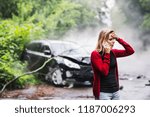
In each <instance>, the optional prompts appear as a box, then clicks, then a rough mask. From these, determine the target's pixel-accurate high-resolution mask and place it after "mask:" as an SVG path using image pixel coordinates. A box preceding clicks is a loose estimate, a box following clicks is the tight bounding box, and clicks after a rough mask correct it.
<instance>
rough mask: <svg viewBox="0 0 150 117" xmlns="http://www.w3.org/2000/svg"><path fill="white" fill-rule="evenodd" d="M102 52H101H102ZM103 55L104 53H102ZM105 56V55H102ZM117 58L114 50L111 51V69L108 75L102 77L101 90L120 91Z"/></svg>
mask: <svg viewBox="0 0 150 117" xmlns="http://www.w3.org/2000/svg"><path fill="white" fill-rule="evenodd" d="M100 54H101V53H100ZM101 55H102V54H101ZM102 58H103V57H102ZM115 69H116V59H115V56H114V54H113V53H112V51H111V52H110V69H109V73H108V75H107V76H102V77H101V79H100V82H101V84H100V85H101V89H100V92H106V93H113V92H116V91H118V89H119V88H118V82H117V80H116V73H115V72H116V71H115Z"/></svg>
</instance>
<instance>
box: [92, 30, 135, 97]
mask: <svg viewBox="0 0 150 117" xmlns="http://www.w3.org/2000/svg"><path fill="white" fill-rule="evenodd" d="M115 41H118V42H119V43H120V44H121V45H122V46H123V47H124V49H112V48H113V46H114V44H115ZM133 53H134V50H133V48H132V47H131V46H130V45H129V44H128V43H127V42H125V41H124V40H123V39H121V38H119V37H118V36H116V34H115V32H114V31H113V30H102V31H101V32H100V34H99V38H98V41H97V46H96V49H95V50H94V51H93V52H92V53H91V65H92V69H93V72H94V78H93V94H94V96H95V99H98V100H119V92H118V91H119V80H118V67H117V60H116V58H118V57H125V56H129V55H131V54H133Z"/></svg>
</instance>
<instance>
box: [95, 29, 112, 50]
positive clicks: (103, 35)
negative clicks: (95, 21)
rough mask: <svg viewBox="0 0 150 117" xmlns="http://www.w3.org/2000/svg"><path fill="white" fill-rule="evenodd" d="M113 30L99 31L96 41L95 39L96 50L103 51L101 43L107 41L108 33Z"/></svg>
mask: <svg viewBox="0 0 150 117" xmlns="http://www.w3.org/2000/svg"><path fill="white" fill-rule="evenodd" d="M112 32H114V31H113V30H110V29H103V30H102V31H101V32H100V33H99V37H98V41H97V45H96V48H95V49H96V50H97V51H99V52H100V51H103V47H102V44H103V42H105V41H107V40H108V38H109V34H110V33H112Z"/></svg>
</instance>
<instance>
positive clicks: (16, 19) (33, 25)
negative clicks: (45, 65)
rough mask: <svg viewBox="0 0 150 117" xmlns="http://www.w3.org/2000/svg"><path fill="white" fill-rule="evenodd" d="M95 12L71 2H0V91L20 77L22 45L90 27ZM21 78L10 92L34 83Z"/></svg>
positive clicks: (23, 69)
mask: <svg viewBox="0 0 150 117" xmlns="http://www.w3.org/2000/svg"><path fill="white" fill-rule="evenodd" d="M93 17H95V12H94V11H92V10H91V9H90V8H88V7H87V6H83V5H81V4H79V3H74V2H73V1H72V0H0V88H1V87H2V86H3V85H4V84H5V83H6V82H8V81H10V80H12V79H14V78H15V77H17V76H19V75H21V74H23V73H24V72H25V71H27V70H26V65H27V64H26V63H22V62H21V61H20V55H21V53H22V51H23V48H24V45H25V44H27V43H28V42H30V41H31V40H35V39H40V38H46V37H49V38H53V39H54V38H59V37H61V36H63V35H64V34H65V33H66V32H67V31H68V30H69V29H71V28H85V27H86V26H94V25H96V22H95V20H94V18H93ZM37 82H38V81H37V80H35V77H34V76H33V75H30V76H24V77H22V78H20V79H18V80H17V81H15V82H14V83H13V84H11V85H10V88H11V87H13V88H21V87H23V86H24V85H25V84H28V83H37Z"/></svg>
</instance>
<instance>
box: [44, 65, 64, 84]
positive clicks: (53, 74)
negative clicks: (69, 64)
mask: <svg viewBox="0 0 150 117" xmlns="http://www.w3.org/2000/svg"><path fill="white" fill-rule="evenodd" d="M45 79H46V80H47V81H49V82H52V84H54V85H55V86H61V85H62V84H63V78H62V72H61V70H60V68H58V67H57V68H49V72H48V73H47V74H46V76H45Z"/></svg>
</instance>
